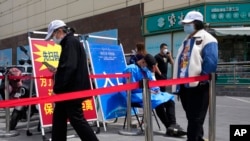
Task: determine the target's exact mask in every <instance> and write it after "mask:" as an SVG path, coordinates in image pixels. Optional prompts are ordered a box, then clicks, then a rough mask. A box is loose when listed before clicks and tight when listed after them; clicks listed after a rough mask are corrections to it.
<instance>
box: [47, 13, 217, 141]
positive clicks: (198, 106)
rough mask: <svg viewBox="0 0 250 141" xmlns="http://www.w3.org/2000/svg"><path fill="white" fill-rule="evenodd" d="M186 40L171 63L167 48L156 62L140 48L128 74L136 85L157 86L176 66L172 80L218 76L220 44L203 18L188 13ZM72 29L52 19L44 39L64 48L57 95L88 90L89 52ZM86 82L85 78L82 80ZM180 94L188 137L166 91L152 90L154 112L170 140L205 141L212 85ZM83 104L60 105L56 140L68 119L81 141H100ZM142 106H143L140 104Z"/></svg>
mask: <svg viewBox="0 0 250 141" xmlns="http://www.w3.org/2000/svg"><path fill="white" fill-rule="evenodd" d="M181 24H182V25H183V27H184V32H186V33H187V37H186V38H185V39H184V40H183V43H182V44H181V46H180V47H179V50H178V54H177V56H176V59H175V60H173V57H172V54H171V52H169V51H168V50H167V49H168V46H167V44H165V43H163V44H161V45H160V53H159V54H157V55H156V56H155V57H153V56H152V55H150V54H148V53H147V51H146V49H145V45H144V44H143V43H138V44H136V47H137V48H136V51H137V52H136V54H135V55H134V56H132V57H131V60H130V65H128V66H127V67H126V68H125V69H124V73H131V76H132V79H131V81H132V82H138V81H140V80H142V79H143V78H147V79H149V80H152V81H154V76H153V74H155V76H156V79H158V80H162V79H167V73H168V72H167V70H168V64H171V65H173V68H174V69H173V78H184V77H191V76H200V75H206V74H209V73H212V72H215V71H216V67H217V60H218V44H217V40H216V39H215V38H214V37H213V36H212V35H210V34H209V33H208V32H206V31H205V30H204V26H203V15H202V14H201V13H200V12H196V11H190V12H189V13H187V15H186V16H185V18H184V20H182V21H181ZM73 33H74V30H72V29H71V28H69V27H67V25H66V24H65V23H64V22H63V21H61V20H54V21H52V22H51V23H50V24H49V26H48V34H47V36H46V40H49V39H51V38H52V39H53V41H54V42H55V43H57V44H60V45H61V47H62V52H61V55H60V59H59V65H58V68H57V69H55V70H53V73H55V79H54V87H53V91H54V94H61V93H65V92H73V91H79V90H87V89H90V81H89V76H88V74H89V73H88V69H87V68H88V64H87V60H86V53H85V51H84V49H83V47H82V45H81V43H80V42H79V40H78V39H76V38H75V37H74V36H73ZM82 78H84V79H82ZM172 92H175V93H177V94H178V96H179V97H180V99H181V103H182V106H183V109H184V111H185V112H186V117H187V120H188V125H187V132H186V131H185V130H184V129H183V128H182V127H181V126H180V125H179V124H177V122H176V115H175V100H174V97H175V96H174V95H173V94H171V93H169V92H167V90H166V88H164V87H161V88H159V87H154V88H151V102H152V108H153V109H155V110H156V113H157V116H158V117H159V119H160V120H161V122H162V123H163V124H164V126H165V127H166V135H173V136H176V137H179V136H184V135H187V141H204V139H203V123H204V120H205V117H206V113H207V109H208V96H209V95H208V92H209V83H208V82H207V81H202V82H192V83H187V84H181V85H177V86H173V87H172ZM131 97H132V98H131V102H136V103H139V104H141V105H142V104H143V103H142V89H135V90H132V95H131ZM83 100H86V98H85V99H76V100H70V101H62V102H56V103H55V108H54V113H53V124H52V125H53V126H52V141H66V132H67V119H69V121H70V123H71V125H72V126H73V127H74V129H75V130H76V132H77V134H78V135H79V137H80V138H81V140H82V141H98V138H97V136H96V135H95V134H94V132H93V130H92V129H91V127H90V126H89V124H88V122H87V121H86V119H85V118H84V113H83V111H82V107H81V103H82V101H83ZM142 106H143V105H142Z"/></svg>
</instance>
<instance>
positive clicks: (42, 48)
mask: <svg viewBox="0 0 250 141" xmlns="http://www.w3.org/2000/svg"><path fill="white" fill-rule="evenodd" d="M29 42H30V50H31V58H32V65H33V73H34V76H35V77H39V78H38V79H35V80H34V81H35V84H36V85H35V86H36V93H37V96H38V97H41V96H51V95H53V89H52V88H53V80H52V79H51V78H48V77H44V78H43V77H42V76H50V75H53V74H52V73H51V72H50V71H49V70H48V69H47V67H46V65H45V64H44V63H43V62H47V63H48V64H50V65H51V66H53V67H55V68H56V67H57V65H58V61H59V56H60V53H61V47H60V45H57V44H55V43H54V42H52V41H44V40H41V39H32V38H31V39H30V40H29ZM82 109H83V111H84V116H85V118H86V119H87V120H97V112H96V107H95V100H94V98H93V97H92V98H91V99H88V100H85V101H84V102H83V103H82ZM39 111H40V116H41V124H42V126H43V127H44V126H49V125H51V124H52V115H53V103H50V102H48V103H42V104H39Z"/></svg>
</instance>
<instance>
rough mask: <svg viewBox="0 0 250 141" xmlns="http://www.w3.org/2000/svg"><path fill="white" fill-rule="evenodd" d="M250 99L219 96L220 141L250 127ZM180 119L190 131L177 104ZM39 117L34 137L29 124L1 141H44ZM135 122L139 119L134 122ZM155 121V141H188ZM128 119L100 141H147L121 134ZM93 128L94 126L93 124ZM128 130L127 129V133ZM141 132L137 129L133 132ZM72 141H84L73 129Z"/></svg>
mask: <svg viewBox="0 0 250 141" xmlns="http://www.w3.org/2000/svg"><path fill="white" fill-rule="evenodd" d="M249 107H250V98H249V97H227V96H217V97H216V139H215V140H216V141H229V133H230V131H229V127H230V125H232V124H248V125H249V124H250V120H249V117H250V110H249ZM176 118H177V122H178V124H180V125H181V126H182V127H183V128H184V129H186V127H187V120H186V117H185V112H184V111H183V109H182V106H181V103H180V102H179V101H176ZM38 119H39V117H38V115H35V116H33V117H32V121H31V123H30V132H31V133H33V135H32V136H27V135H26V131H27V123H26V122H19V123H18V125H17V129H16V131H13V132H17V133H19V135H17V136H13V137H0V141H43V139H42V134H41V132H38V131H37V124H38ZM132 119H133V121H134V120H135V118H134V117H133V118H132ZM152 120H153V131H154V132H153V141H164V140H165V141H185V140H186V136H184V137H179V138H175V137H169V136H165V127H164V126H163V124H161V131H160V130H159V128H158V126H157V124H156V122H155V118H152ZM123 122H124V118H119V119H118V120H117V122H113V121H111V122H109V123H107V131H104V128H103V127H100V129H101V131H100V133H98V134H97V136H98V138H99V140H100V141H134V140H136V141H144V140H145V136H144V134H140V135H136V136H126V135H121V134H119V131H123V128H122V127H123ZM208 122H209V113H208V114H207V118H206V120H205V123H204V134H205V135H204V137H205V138H208V130H209V125H208ZM90 124H91V122H90ZM92 127H93V130H96V127H95V126H92ZM125 130H126V129H125ZM135 130H136V131H138V130H139V129H133V130H132V131H135ZM0 131H2V132H5V111H4V110H0ZM45 135H46V137H47V138H50V136H51V127H47V128H45ZM68 135H69V136H71V138H68V141H80V139H79V138H78V137H77V136H76V134H75V131H74V130H73V129H72V128H71V127H69V129H68Z"/></svg>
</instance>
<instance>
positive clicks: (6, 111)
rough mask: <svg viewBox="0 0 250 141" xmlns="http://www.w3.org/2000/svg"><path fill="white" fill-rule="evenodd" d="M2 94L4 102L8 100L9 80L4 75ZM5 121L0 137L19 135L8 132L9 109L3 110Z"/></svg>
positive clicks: (12, 131)
mask: <svg viewBox="0 0 250 141" xmlns="http://www.w3.org/2000/svg"><path fill="white" fill-rule="evenodd" d="M4 87H5V89H4V93H5V100H9V79H8V75H7V74H6V75H5V83H4ZM5 119H6V130H5V131H3V132H1V131H0V137H13V136H17V135H19V133H18V132H17V131H15V130H11V131H10V108H9V107H7V108H5Z"/></svg>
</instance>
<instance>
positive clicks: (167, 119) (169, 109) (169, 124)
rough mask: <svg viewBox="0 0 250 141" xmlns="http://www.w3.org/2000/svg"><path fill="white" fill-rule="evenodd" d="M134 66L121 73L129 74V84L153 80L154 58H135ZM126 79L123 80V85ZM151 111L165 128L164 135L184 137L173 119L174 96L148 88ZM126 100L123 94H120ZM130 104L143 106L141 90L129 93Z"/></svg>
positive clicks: (154, 88) (155, 88) (156, 88)
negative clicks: (152, 110)
mask: <svg viewBox="0 0 250 141" xmlns="http://www.w3.org/2000/svg"><path fill="white" fill-rule="evenodd" d="M137 59H138V61H137V62H136V63H135V64H130V65H128V66H127V67H126V68H125V70H124V71H123V73H130V74H131V82H132V83H133V82H139V81H141V80H142V79H143V78H146V79H149V80H154V78H153V75H152V72H154V71H155V70H154V68H155V67H154V66H155V65H156V61H155V58H154V57H153V56H152V55H150V54H146V55H145V56H144V57H142V56H141V57H139V58H137ZM125 83H126V79H124V84H125ZM150 90H151V102H152V109H155V111H156V114H157V116H158V117H159V118H160V120H161V122H162V123H163V124H164V126H165V127H166V130H167V131H166V135H169V136H175V137H176V136H177V137H179V136H184V135H186V132H185V131H184V130H183V129H182V128H181V127H180V125H179V124H177V123H176V117H175V102H174V95H172V94H169V93H167V92H161V91H160V88H159V87H153V88H150ZM122 94H123V95H124V97H125V98H126V94H125V92H124V93H122ZM131 102H132V103H137V104H140V105H141V106H143V100H142V88H138V89H134V90H132V91H131Z"/></svg>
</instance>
